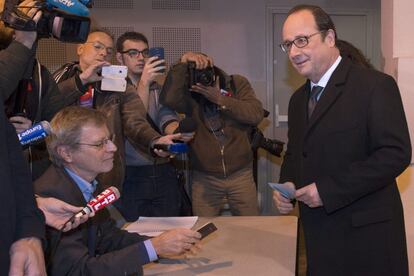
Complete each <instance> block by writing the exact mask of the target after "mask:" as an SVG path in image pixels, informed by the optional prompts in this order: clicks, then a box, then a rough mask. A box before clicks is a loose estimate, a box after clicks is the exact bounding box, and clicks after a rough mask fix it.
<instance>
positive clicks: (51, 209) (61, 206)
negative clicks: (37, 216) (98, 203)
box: [36, 196, 95, 232]
mask: <svg viewBox="0 0 414 276" xmlns="http://www.w3.org/2000/svg"><path fill="white" fill-rule="evenodd" d="M36 202H37V206H38V207H39V209H40V210H42V212H43V214H44V215H45V217H46V224H47V225H49V226H51V227H53V228H55V229H57V230H60V229H61V228H62V227H63V225H65V228H63V232H66V231H69V230H71V229H74V228H76V227H78V226H79V225H80V224H82V223H84V222H85V221H87V220H88V218H89V217H92V216H94V214H95V213H90V214H89V215H83V216H81V217H75V218H74V219H73V221H70V222H68V223H66V222H67V221H68V220H69V219H70V218H71V217H72V216H73V215H74V214H76V213H78V212H80V211H81V210H82V207H76V206H73V205H70V204H68V203H66V202H64V201H61V200H59V199H57V198H53V197H39V196H38V197H36ZM65 223H66V224H65Z"/></svg>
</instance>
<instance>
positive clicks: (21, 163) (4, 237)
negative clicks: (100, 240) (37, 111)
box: [0, 42, 44, 275]
mask: <svg viewBox="0 0 414 276" xmlns="http://www.w3.org/2000/svg"><path fill="white" fill-rule="evenodd" d="M29 54H30V51H29V49H27V48H26V47H25V46H23V45H22V44H20V43H17V42H13V43H12V44H11V45H10V46H9V48H8V49H6V50H3V51H1V52H0V97H1V100H0V109H1V111H0V190H1V192H0V202H1V208H0V222H1V224H2V225H1V227H0V275H7V274H8V272H9V262H10V258H9V249H10V246H11V245H12V243H13V242H15V241H16V240H19V239H21V238H25V237H39V238H43V236H44V219H43V216H42V214H41V212H40V211H39V209H37V207H36V202H35V198H34V195H33V186H32V181H31V177H30V170H29V167H28V165H27V162H26V161H25V160H24V157H23V152H22V147H21V146H20V144H19V142H18V140H17V136H16V130H15V129H14V127H13V126H12V125H11V124H10V122H9V120H8V119H7V118H6V116H5V113H4V101H5V100H6V99H7V98H8V97H9V96H10V94H11V93H12V92H13V91H14V89H15V88H16V86H17V84H18V81H19V80H20V78H22V76H23V73H24V70H25V67H26V63H27V60H28V59H29Z"/></svg>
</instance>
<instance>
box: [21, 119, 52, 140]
mask: <svg viewBox="0 0 414 276" xmlns="http://www.w3.org/2000/svg"><path fill="white" fill-rule="evenodd" d="M50 133H51V128H50V124H49V122H47V121H41V122H39V123H37V124H35V125H33V126H32V127H30V128H28V129H26V130H25V131H22V132H20V133H18V134H17V136H18V138H19V142H20V144H21V145H22V146H27V145H31V144H33V143H35V142H38V141H40V140H43V139H44V138H45V137H46V136H48V135H49V134H50Z"/></svg>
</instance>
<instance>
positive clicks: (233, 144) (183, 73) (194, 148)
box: [160, 63, 263, 177]
mask: <svg viewBox="0 0 414 276" xmlns="http://www.w3.org/2000/svg"><path fill="white" fill-rule="evenodd" d="M216 70H217V72H219V74H220V76H221V77H222V79H221V88H222V89H224V90H226V91H228V92H230V95H232V96H231V97H223V98H222V106H221V107H219V108H220V109H219V111H218V116H219V120H220V121H221V124H222V130H223V133H224V137H225V138H224V139H223V141H219V139H217V137H216V135H215V133H213V132H212V131H211V128H210V124H209V122H208V120H207V119H206V117H205V114H204V113H203V108H204V106H205V105H206V104H207V105H211V103H209V102H202V101H201V102H200V99H198V98H195V97H193V96H192V95H191V92H190V91H189V90H188V72H187V64H185V63H180V64H177V65H175V66H173V67H172V68H171V70H170V72H169V73H168V76H167V79H166V82H165V83H164V87H163V90H162V93H161V96H160V100H161V103H162V104H163V105H165V106H167V107H170V108H171V109H173V110H175V111H177V112H181V113H185V114H186V116H191V117H192V118H193V119H194V120H195V121H196V123H197V130H196V133H195V137H194V139H193V140H192V141H191V142H190V147H191V159H192V163H193V168H194V169H195V170H198V171H202V172H205V173H210V174H213V175H215V176H217V177H227V176H228V175H231V174H232V173H234V172H236V171H238V170H240V169H242V168H245V167H247V166H250V165H251V162H252V160H253V153H252V149H251V146H250V142H249V137H248V133H250V130H251V127H252V126H256V125H257V124H259V123H260V121H261V120H262V119H263V108H262V104H261V103H260V101H259V100H258V99H257V98H256V96H255V93H254V90H253V88H252V87H251V86H250V83H249V81H248V80H247V79H246V78H244V77H242V76H240V75H232V76H229V75H227V74H226V73H224V72H223V71H221V70H220V69H218V68H217V69H216Z"/></svg>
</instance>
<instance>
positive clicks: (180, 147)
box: [153, 143, 188, 153]
mask: <svg viewBox="0 0 414 276" xmlns="http://www.w3.org/2000/svg"><path fill="white" fill-rule="evenodd" d="M153 148H154V149H160V150H164V151H169V152H171V153H185V152H187V151H188V146H187V144H185V143H173V144H154V145H153Z"/></svg>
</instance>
